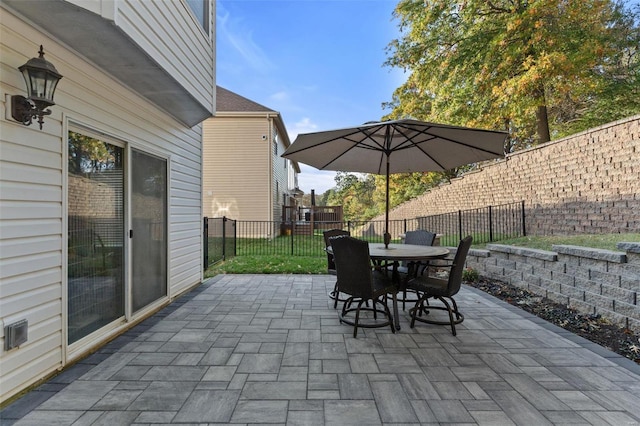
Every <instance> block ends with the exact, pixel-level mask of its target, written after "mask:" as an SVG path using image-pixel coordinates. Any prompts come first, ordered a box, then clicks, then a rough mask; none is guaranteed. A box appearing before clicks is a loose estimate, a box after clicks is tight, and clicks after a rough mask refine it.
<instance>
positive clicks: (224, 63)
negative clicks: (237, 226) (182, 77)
mask: <svg viewBox="0 0 640 426" xmlns="http://www.w3.org/2000/svg"><path fill="white" fill-rule="evenodd" d="M625 3H627V5H637V4H638V3H639V1H638V0H628V1H626V2H625ZM396 4H397V1H395V0H218V1H217V3H216V9H217V10H216V14H217V35H216V36H217V52H216V55H217V58H216V61H217V84H218V85H220V86H222V87H224V88H226V89H229V90H231V91H232V92H235V93H237V94H239V95H241V96H244V97H246V98H249V99H251V100H253V101H255V102H258V103H260V104H262V105H264V106H266V107H269V108H271V109H273V110H275V111H279V112H280V113H281V114H282V118H283V120H284V122H285V125H286V126H287V130H288V133H289V136H290V138H291V141H293V140H294V139H295V137H296V135H298V134H299V133H307V132H314V131H322V130H329V129H333V128H340V127H349V126H353V125H357V124H361V123H364V122H367V121H372V120H379V119H380V118H381V117H382V116H383V115H385V113H386V112H388V111H385V110H383V109H382V103H383V102H388V101H390V100H391V97H392V94H393V91H394V90H395V89H396V88H397V87H399V86H400V85H401V84H402V83H403V82H404V76H403V74H402V72H401V71H400V70H397V69H391V68H389V67H385V66H383V63H384V61H385V60H386V58H387V54H386V52H385V47H386V46H387V45H388V44H389V42H390V41H391V40H393V39H394V38H396V37H397V35H398V27H397V21H395V20H393V19H392V12H393V8H394V7H395V5H396ZM300 166H301V169H302V173H301V174H300V175H299V177H298V180H299V186H300V189H302V190H303V191H304V192H305V193H309V192H310V191H311V190H312V189H315V192H316V193H317V194H322V193H323V192H325V191H326V190H327V189H329V188H331V187H333V186H334V184H335V182H334V180H333V177H334V176H335V173H334V172H329V171H319V170H316V169H315V168H312V167H309V166H306V165H304V164H301V165H300Z"/></svg>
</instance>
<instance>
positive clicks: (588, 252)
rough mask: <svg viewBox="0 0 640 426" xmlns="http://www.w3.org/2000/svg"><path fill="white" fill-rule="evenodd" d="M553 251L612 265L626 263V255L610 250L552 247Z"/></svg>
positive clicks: (566, 246) (565, 246)
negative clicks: (611, 263) (612, 263)
mask: <svg viewBox="0 0 640 426" xmlns="http://www.w3.org/2000/svg"><path fill="white" fill-rule="evenodd" d="M552 247H553V249H554V250H555V251H556V252H558V253H559V254H567V255H571V256H578V257H585V258H588V259H596V260H604V261H607V262H614V263H627V255H626V253H623V252H619V251H612V250H603V249H594V248H589V247H580V246H568V245H554V246H552Z"/></svg>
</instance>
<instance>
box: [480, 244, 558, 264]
mask: <svg viewBox="0 0 640 426" xmlns="http://www.w3.org/2000/svg"><path fill="white" fill-rule="evenodd" d="M487 249H489V250H491V251H498V252H502V253H510V254H517V255H520V256H525V257H533V258H535V259H541V260H549V261H552V262H555V261H556V260H558V253H556V252H553V251H547V250H540V249H532V248H527V247H518V246H509V245H505V244H487Z"/></svg>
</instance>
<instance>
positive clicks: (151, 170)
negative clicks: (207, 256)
mask: <svg viewBox="0 0 640 426" xmlns="http://www.w3.org/2000/svg"><path fill="white" fill-rule="evenodd" d="M131 250H132V253H131V271H132V280H131V294H132V309H133V312H136V311H138V310H140V309H142V308H144V307H145V306H147V305H149V304H150V303H152V302H154V301H156V300H158V299H160V298H162V297H164V296H166V295H167V161H166V160H164V159H161V158H158V157H154V156H151V155H148V154H145V153H144V152H141V151H137V150H135V149H132V150H131Z"/></svg>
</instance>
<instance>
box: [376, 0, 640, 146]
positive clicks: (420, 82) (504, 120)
mask: <svg viewBox="0 0 640 426" xmlns="http://www.w3.org/2000/svg"><path fill="white" fill-rule="evenodd" d="M394 16H395V17H396V18H397V19H399V27H400V30H401V37H400V38H398V39H396V40H393V41H392V42H391V43H390V44H389V46H388V54H389V56H388V59H387V62H386V65H388V66H391V67H399V68H402V69H403V70H405V71H406V72H407V74H408V78H407V81H406V82H405V83H404V84H403V85H402V86H400V87H399V88H398V89H397V90H396V91H395V92H394V96H393V101H392V102H390V103H389V104H387V105H386V106H387V107H391V108H392V112H391V113H390V114H389V117H392V118H401V117H414V118H418V119H424V120H430V121H437V122H445V123H451V124H457V125H466V126H472V127H484V128H492V129H503V130H508V131H509V132H510V134H511V141H510V144H511V146H510V147H507V149H508V150H512V149H514V148H519V147H526V146H529V145H531V144H535V143H537V142H544V141H546V140H548V137H549V136H551V137H560V136H564V135H566V134H569V133H572V132H575V131H579V130H584V129H586V128H589V127H592V126H594V125H597V124H602V123H604V122H608V121H611V120H614V119H618V118H622V117H626V116H628V115H631V114H633V113H638V112H640V60H639V58H638V56H639V55H640V52H638V46H639V42H640V29H639V27H638V22H637V20H634V19H635V18H637V16H638V12H637V10H636V12H632V11H630V10H626V9H625V8H624V7H623V5H622V3H615V2H612V1H604V0H580V1H578V0H529V1H527V0H491V1H486V0H463V1H450V0H401V1H400V2H399V3H398V5H397V7H396V9H395V12H394ZM547 117H548V118H547ZM545 125H547V132H548V134H547V135H545V134H544V130H545V128H544V127H545Z"/></svg>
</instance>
